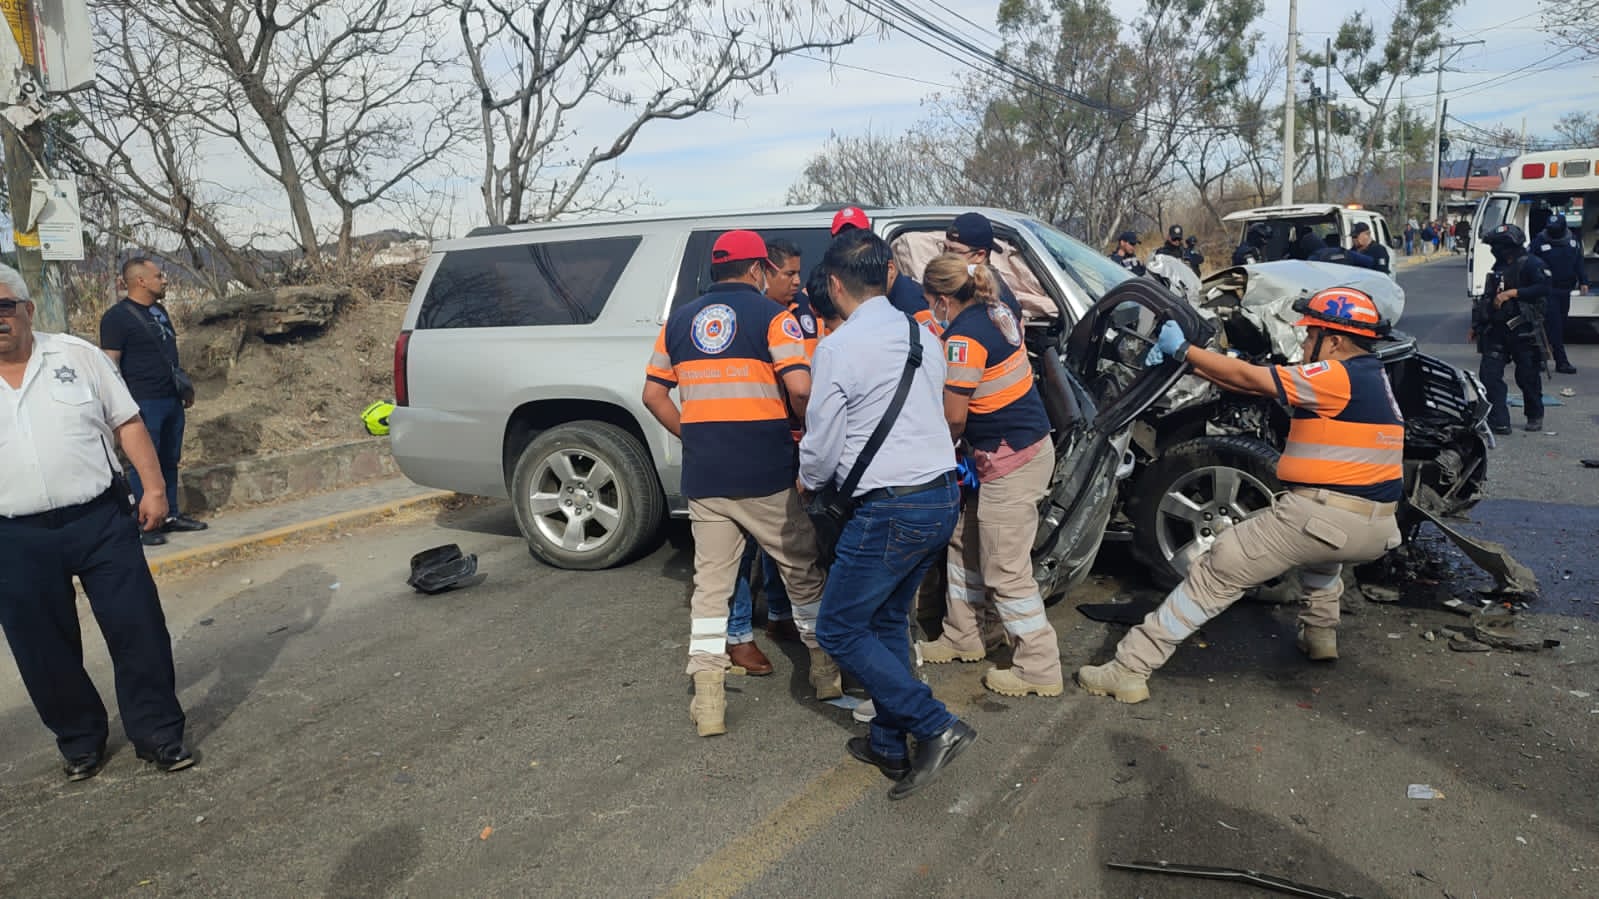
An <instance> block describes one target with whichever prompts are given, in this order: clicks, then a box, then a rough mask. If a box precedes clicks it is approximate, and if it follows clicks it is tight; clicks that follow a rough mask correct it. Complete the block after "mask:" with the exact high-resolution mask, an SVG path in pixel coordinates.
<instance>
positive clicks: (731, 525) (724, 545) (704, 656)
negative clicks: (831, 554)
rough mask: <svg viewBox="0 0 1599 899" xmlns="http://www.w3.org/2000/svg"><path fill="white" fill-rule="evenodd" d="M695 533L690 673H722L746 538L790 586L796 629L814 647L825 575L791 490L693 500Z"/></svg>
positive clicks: (691, 512) (690, 505)
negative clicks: (769, 560)
mask: <svg viewBox="0 0 1599 899" xmlns="http://www.w3.org/2000/svg"><path fill="white" fill-rule="evenodd" d="M688 514H689V521H690V522H691V524H692V527H693V532H694V598H693V599H692V600H691V602H690V610H689V615H690V616H691V619H692V621H691V626H690V636H689V644H688V673H689V674H693V673H694V672H696V671H723V670H726V669H727V668H728V666H729V665H730V664H731V663H730V662H729V661H728V658H727V610H728V604H729V603H731V602H732V600H733V588H734V585H735V583H736V582H737V580H738V565H739V561H740V560H742V559H743V557H744V534H745V533H746V532H747V533H748V534H749V535H750V538H751V539H753V540H754V541H755V542H756V543H757V544H759V545H760V547H761V549H764V550H766V554H767V555H769V556H771V557H772V561H774V562H776V563H777V570H778V572H779V573H781V574H782V576H783V584H784V585H785V586H786V587H788V598H789V600H790V601H791V602H793V604H794V624H795V626H796V627H798V628H799V632H800V638H801V639H802V640H803V641H804V643H805V645H806V646H809V647H811V648H815V647H816V609H817V607H818V606H819V605H820V604H821V601H822V584H823V581H824V578H823V574H822V570H821V569H820V568H819V567H817V564H816V533H815V532H814V531H813V530H811V519H810V517H809V516H807V515H806V514H805V508H804V506H802V505H801V504H800V498H799V494H798V493H797V492H795V491H794V490H793V489H788V490H784V491H782V492H781V493H774V494H772V495H771V496H757V497H740V498H736V499H735V498H729V497H708V498H706V499H691V500H689V501H688Z"/></svg>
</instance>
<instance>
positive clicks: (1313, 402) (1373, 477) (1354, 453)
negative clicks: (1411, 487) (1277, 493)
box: [1272, 354, 1405, 502]
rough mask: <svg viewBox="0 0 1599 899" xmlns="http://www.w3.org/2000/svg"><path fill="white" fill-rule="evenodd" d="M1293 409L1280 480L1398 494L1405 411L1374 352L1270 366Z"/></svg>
mask: <svg viewBox="0 0 1599 899" xmlns="http://www.w3.org/2000/svg"><path fill="white" fill-rule="evenodd" d="M1272 378H1273V379H1274V380H1275V381H1276V382H1277V398H1278V399H1280V400H1282V401H1283V402H1284V403H1286V404H1287V405H1288V406H1290V407H1291V408H1292V409H1293V418H1292V419H1291V420H1290V422H1289V425H1288V445H1287V446H1285V447H1284V448H1283V453H1282V458H1281V459H1279V460H1278V462H1277V479H1278V480H1280V481H1282V482H1283V483H1284V484H1288V485H1292V486H1303V487H1325V488H1327V489H1328V490H1336V491H1338V492H1340V493H1347V494H1350V495H1352V496H1358V497H1361V498H1363V499H1369V500H1372V501H1373V502H1397V501H1398V500H1399V499H1400V498H1401V497H1402V496H1403V495H1404V487H1405V468H1404V461H1405V419H1404V416H1403V415H1401V414H1400V412H1399V403H1398V402H1396V401H1395V400H1394V392H1393V388H1392V386H1391V385H1389V383H1388V374H1387V373H1386V372H1385V371H1383V366H1382V361H1381V360H1379V359H1378V358H1377V357H1376V356H1372V355H1369V354H1368V355H1361V356H1356V357H1354V358H1352V359H1347V360H1345V361H1343V362H1312V363H1309V364H1306V365H1280V366H1276V367H1274V368H1273V369H1272Z"/></svg>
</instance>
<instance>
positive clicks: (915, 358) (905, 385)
mask: <svg viewBox="0 0 1599 899" xmlns="http://www.w3.org/2000/svg"><path fill="white" fill-rule="evenodd" d="M905 322H906V324H907V325H908V326H909V327H910V352H909V353H907V354H906V356H905V368H904V370H903V371H901V372H900V376H899V386H898V387H896V388H895V389H894V399H893V400H892V401H891V402H890V403H889V404H888V411H886V412H884V413H883V419H882V421H879V422H878V423H877V428H876V429H875V430H873V431H872V436H871V437H870V438H869V439H868V440H867V441H866V446H864V447H862V448H861V454H860V455H859V456H857V457H856V459H855V464H854V465H852V466H850V470H849V474H848V475H846V476H845V477H844V483H843V484H842V485H839V486H834V484H833V483H832V482H828V484H827V485H826V486H824V487H822V489H820V490H818V491H816V493H815V494H813V495H812V496H811V499H810V502H808V503H806V505H805V512H806V514H807V515H809V516H810V518H811V527H812V528H813V529H814V530H815V531H816V555H817V561H818V563H819V564H820V565H821V566H822V568H824V569H825V568H828V567H830V566H831V565H832V564H833V556H834V554H835V553H836V552H837V550H838V538H839V537H840V536H842V535H843V533H844V526H845V525H846V524H849V520H850V518H851V517H852V516H854V514H855V505H856V503H855V488H856V487H858V486H860V483H861V478H862V476H864V475H865V474H866V467H867V466H868V465H871V464H872V457H874V456H876V455H877V451H878V449H879V448H881V447H882V445H883V441H885V440H887V439H888V432H889V431H890V430H891V429H893V427H894V419H896V418H898V417H899V410H900V409H902V408H904V406H905V397H906V396H907V395H908V394H909V393H910V392H911V380H912V379H913V378H915V376H916V369H918V368H921V367H922V341H921V334H920V333H918V332H919V326H918V325H917V324H916V319H914V318H911V317H910V316H908V315H907V316H905Z"/></svg>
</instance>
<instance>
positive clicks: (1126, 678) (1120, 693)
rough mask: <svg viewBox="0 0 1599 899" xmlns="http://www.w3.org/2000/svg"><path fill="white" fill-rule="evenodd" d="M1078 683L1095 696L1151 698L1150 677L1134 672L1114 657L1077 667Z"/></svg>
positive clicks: (1124, 699)
mask: <svg viewBox="0 0 1599 899" xmlns="http://www.w3.org/2000/svg"><path fill="white" fill-rule="evenodd" d="M1077 684H1078V686H1080V687H1082V688H1083V689H1084V690H1087V691H1088V692H1090V693H1092V694H1094V695H1095V696H1109V697H1112V698H1113V699H1115V700H1116V701H1117V702H1143V701H1144V700H1146V699H1148V698H1149V677H1148V676H1146V675H1142V674H1134V673H1133V672H1131V671H1129V670H1128V669H1127V666H1126V665H1123V664H1122V663H1121V662H1118V661H1115V660H1114V659H1113V660H1111V661H1109V662H1106V663H1105V664H1103V665H1084V666H1083V667H1081V668H1079V669H1077Z"/></svg>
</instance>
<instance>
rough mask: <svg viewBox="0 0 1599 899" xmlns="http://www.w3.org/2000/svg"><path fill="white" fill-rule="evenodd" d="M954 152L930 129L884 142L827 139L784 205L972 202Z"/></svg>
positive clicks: (877, 137)
mask: <svg viewBox="0 0 1599 899" xmlns="http://www.w3.org/2000/svg"><path fill="white" fill-rule="evenodd" d="M959 149H960V148H959V147H958V146H957V145H956V144H955V142H954V141H953V140H952V139H951V138H950V137H949V136H948V135H944V134H938V133H935V132H934V131H933V130H932V126H931V125H930V124H926V125H923V126H919V127H917V128H914V129H912V130H911V131H909V132H907V133H905V134H902V135H899V136H898V137H889V136H886V135H881V134H872V133H870V132H868V133H866V134H862V135H852V136H848V137H845V136H841V135H839V134H836V133H835V134H831V135H829V136H828V139H827V144H826V145H825V146H824V147H823V148H822V150H821V152H819V153H817V154H816V155H814V156H812V157H811V158H810V159H809V160H808V161H807V162H806V163H805V169H804V171H803V172H802V173H801V174H800V179H799V180H798V181H796V182H795V183H794V184H793V185H792V186H790V187H789V189H788V202H789V203H794V204H812V203H827V202H854V203H864V204H867V205H871V206H921V205H942V204H960V203H967V202H973V201H974V199H975V198H974V197H973V196H972V195H971V191H970V186H969V185H968V184H967V182H966V179H965V177H964V176H963V175H962V174H961V158H962V157H961V156H960V154H959Z"/></svg>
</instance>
